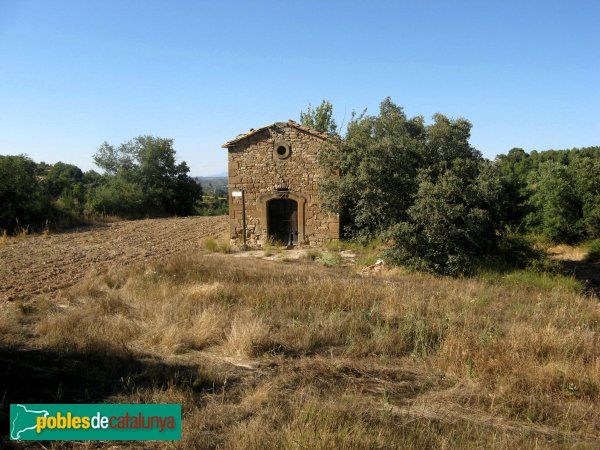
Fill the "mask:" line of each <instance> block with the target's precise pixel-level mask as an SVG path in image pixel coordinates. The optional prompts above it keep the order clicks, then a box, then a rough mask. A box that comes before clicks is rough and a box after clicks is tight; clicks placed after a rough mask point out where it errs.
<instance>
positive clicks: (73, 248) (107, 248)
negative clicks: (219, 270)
mask: <svg viewBox="0 0 600 450" xmlns="http://www.w3.org/2000/svg"><path fill="white" fill-rule="evenodd" d="M226 231H227V218H226V217H225V216H220V217H188V218H170V219H148V220H137V221H123V222H116V223H111V224H105V225H98V226H92V227H86V228H81V229H78V230H75V231H70V232H66V233H59V234H50V235H47V236H45V235H41V236H27V237H24V238H9V239H8V241H7V242H5V243H4V245H0V301H3V300H14V299H27V298H31V297H32V296H34V295H36V294H40V293H44V292H52V291H54V290H56V289H60V288H62V287H66V286H70V285H72V284H74V283H75V282H77V281H78V280H80V279H81V278H82V277H83V276H84V275H85V274H86V273H87V272H89V271H92V270H102V269H104V268H106V267H108V266H109V265H110V266H115V265H127V264H130V263H132V262H135V261H140V260H146V259H159V258H163V257H165V256H168V255H172V254H174V253H177V252H180V251H182V250H193V249H195V248H197V249H200V248H201V244H202V241H203V240H204V239H206V238H209V237H218V236H221V235H223V234H224V233H226Z"/></svg>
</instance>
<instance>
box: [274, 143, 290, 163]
mask: <svg viewBox="0 0 600 450" xmlns="http://www.w3.org/2000/svg"><path fill="white" fill-rule="evenodd" d="M273 149H274V153H275V156H277V157H278V158H279V159H286V158H289V156H290V150H291V149H290V144H289V143H287V142H284V141H279V142H275V145H274V146H273Z"/></svg>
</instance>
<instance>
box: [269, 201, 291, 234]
mask: <svg viewBox="0 0 600 450" xmlns="http://www.w3.org/2000/svg"><path fill="white" fill-rule="evenodd" d="M268 210H269V214H268V216H269V217H268V220H269V226H268V228H269V237H270V238H271V239H273V240H274V241H275V242H279V243H280V244H283V245H296V244H298V203H297V202H296V201H294V200H288V199H275V200H271V201H270V202H269V203H268Z"/></svg>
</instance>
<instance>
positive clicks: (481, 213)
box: [301, 98, 600, 275]
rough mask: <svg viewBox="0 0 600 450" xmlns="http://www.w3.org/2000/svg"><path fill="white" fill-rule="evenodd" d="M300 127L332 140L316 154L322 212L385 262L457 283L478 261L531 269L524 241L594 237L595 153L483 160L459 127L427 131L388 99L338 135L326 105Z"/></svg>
mask: <svg viewBox="0 0 600 450" xmlns="http://www.w3.org/2000/svg"><path fill="white" fill-rule="evenodd" d="M301 122H302V123H303V124H304V125H307V126H312V127H315V128H317V129H319V130H320V131H324V132H328V133H330V135H331V136H332V139H330V140H329V142H328V143H327V144H325V146H324V148H323V149H322V151H321V152H320V163H321V165H322V166H323V167H324V168H325V169H326V173H327V174H329V176H326V177H325V179H324V180H323V181H322V183H321V185H320V192H321V195H322V198H323V202H324V206H325V207H326V208H327V209H328V210H329V211H331V212H339V213H340V218H341V222H342V226H343V232H344V235H345V236H346V237H353V238H358V239H369V238H373V237H375V236H383V237H384V238H386V239H388V240H389V241H390V242H391V243H392V246H391V249H390V251H389V252H388V257H389V258H390V259H392V260H396V261H398V262H401V263H403V264H406V265H409V266H411V267H414V268H417V269H421V270H429V271H433V272H437V273H443V274H451V275H459V274H464V273H468V272H469V271H471V270H473V268H474V267H475V266H477V265H479V264H481V263H482V262H485V261H486V260H487V261H490V260H497V259H498V258H504V259H505V260H510V261H512V262H515V263H521V264H528V263H530V260H531V259H532V258H534V257H535V256H536V253H535V252H534V251H533V250H532V249H531V248H530V246H529V245H528V244H527V242H526V241H525V240H524V239H523V238H522V236H524V235H527V234H534V233H535V234H537V235H539V236H541V237H543V238H544V239H547V240H549V241H552V242H567V243H576V242H578V241H580V240H583V239H594V238H598V236H599V235H600V147H590V148H584V149H573V150H550V151H546V152H531V154H527V153H526V152H525V151H524V150H522V149H513V150H511V151H510V152H508V154H507V155H501V156H498V157H497V158H496V159H495V160H494V161H489V160H486V159H485V158H483V156H482V154H481V153H480V152H479V151H478V150H476V149H475V148H473V147H472V146H471V145H470V143H469V138H470V133H471V123H470V122H469V121H467V120H466V119H462V118H458V119H450V118H448V117H446V116H444V115H442V114H435V115H434V116H433V123H432V124H429V125H426V124H425V121H424V118H423V117H422V116H416V117H407V116H406V114H405V113H404V111H403V109H402V108H401V107H400V106H398V105H396V104H394V103H393V102H392V100H391V99H390V98H386V99H385V100H384V101H383V102H382V103H381V105H380V108H379V114H377V115H367V114H366V111H364V112H363V113H362V114H353V115H352V117H351V119H350V121H349V123H348V125H347V128H346V130H345V134H344V135H343V136H342V135H341V134H340V130H339V129H338V128H337V126H336V124H335V122H334V121H333V115H332V105H331V103H330V102H327V101H323V103H322V104H321V105H320V106H318V107H316V108H313V107H309V109H308V111H307V112H306V113H305V112H302V113H301ZM338 175H340V176H338Z"/></svg>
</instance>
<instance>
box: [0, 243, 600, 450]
mask: <svg viewBox="0 0 600 450" xmlns="http://www.w3.org/2000/svg"><path fill="white" fill-rule="evenodd" d="M313 256H314V255H313ZM313 259H314V261H313ZM326 259H327V258H322V257H315V258H313V257H307V258H301V259H298V260H294V261H290V260H287V259H286V260H284V261H265V260H260V259H255V258H236V257H235V256H234V255H223V254H217V253H198V252H194V253H193V254H192V253H190V254H182V255H177V256H170V257H168V258H167V259H165V260H162V261H155V262H152V263H137V264H133V265H130V266H128V267H127V268H121V267H114V268H112V269H109V270H108V271H106V272H105V273H102V274H100V275H94V276H88V277H87V278H85V279H84V280H83V281H81V282H80V283H78V284H76V285H74V286H72V287H69V288H66V289H63V290H60V291H57V292H54V293H52V294H48V295H43V296H39V297H37V298H35V299H32V300H27V301H25V300H23V301H14V302H8V303H6V302H5V303H3V304H2V305H1V310H0V338H1V340H2V346H1V350H0V366H1V367H2V373H1V374H0V381H1V384H0V386H2V388H0V390H4V392H0V394H3V395H4V400H3V407H2V416H0V421H1V422H2V429H4V430H6V429H7V426H8V423H7V422H8V417H7V408H5V406H7V405H8V404H9V403H11V402H17V401H18V402H22V403H26V402H31V403H34V402H35V403H43V402H62V403H71V402H73V403H76V402H129V403H136V402H149V403H150V402H151V403H157V402H163V403H182V404H183V436H184V440H183V442H181V443H158V442H148V443H147V444H146V445H145V447H146V448H215V447H221V448H299V449H303V448H310V449H313V448H317V449H318V448H323V449H325V448H399V447H400V448H458V447H460V448H482V447H486V448H516V447H520V448H539V447H556V448H563V447H573V446H574V447H576V448H597V447H598V446H599V445H600V402H599V400H600V340H599V337H600V305H599V303H598V301H597V300H595V299H593V298H591V297H586V296H585V295H584V294H581V293H580V292H579V290H580V289H579V287H578V285H577V284H576V283H572V282H565V278H564V277H556V278H552V277H550V278H547V279H546V278H545V279H543V280H542V281H540V282H539V283H535V282H531V280H532V279H533V278H535V276H533V275H528V277H526V279H519V277H518V276H513V277H510V276H509V277H496V278H486V279H450V278H438V277H434V276H429V275H421V274H405V273H403V272H402V271H400V270H397V269H394V270H384V271H382V272H379V273H377V274H373V275H368V276H365V275H360V274H358V273H357V270H356V267H352V266H350V267H339V266H335V265H334V266H333V267H327V266H326V265H324V263H320V262H319V261H325V260H326ZM43 445H44V447H34V448H98V447H106V448H115V443H110V445H108V444H106V443H105V444H102V443H87V444H86V443H60V442H58V443H44V444H43ZM119 446H122V447H127V446H128V444H127V443H121V444H119V445H116V447H119ZM132 446H135V445H133V444H132Z"/></svg>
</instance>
